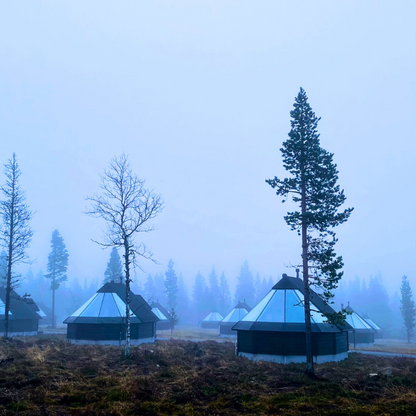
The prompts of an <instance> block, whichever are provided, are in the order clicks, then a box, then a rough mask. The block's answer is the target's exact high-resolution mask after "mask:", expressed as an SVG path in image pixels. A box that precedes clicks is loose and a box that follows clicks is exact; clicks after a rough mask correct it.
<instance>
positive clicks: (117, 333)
mask: <svg viewBox="0 0 416 416" xmlns="http://www.w3.org/2000/svg"><path fill="white" fill-rule="evenodd" d="M125 299H126V286H125V285H124V284H122V283H114V282H111V283H106V284H105V285H104V286H103V287H102V288H101V289H99V290H98V291H97V293H96V294H95V295H94V296H92V297H91V298H90V299H88V301H87V302H85V303H84V305H82V306H81V307H80V308H79V309H77V310H76V311H75V312H74V313H73V314H72V315H71V316H69V317H68V318H67V319H65V321H64V323H65V324H67V325H68V327H67V338H68V340H69V341H70V342H71V343H75V344H103V345H120V344H123V343H125V340H126V300H125ZM130 314H131V316H130V336H131V344H132V345H137V344H142V343H146V342H154V341H155V336H156V322H158V321H159V318H157V316H156V315H155V314H154V313H153V312H152V308H151V307H150V306H149V304H148V303H147V302H146V301H145V300H144V299H143V298H142V297H141V296H140V295H135V294H134V293H133V292H131V291H130Z"/></svg>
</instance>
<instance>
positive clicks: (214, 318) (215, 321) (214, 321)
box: [201, 312, 223, 329]
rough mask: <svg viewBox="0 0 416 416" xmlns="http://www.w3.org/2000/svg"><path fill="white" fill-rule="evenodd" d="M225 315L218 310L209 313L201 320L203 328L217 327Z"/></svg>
mask: <svg viewBox="0 0 416 416" xmlns="http://www.w3.org/2000/svg"><path fill="white" fill-rule="evenodd" d="M222 319H223V317H222V316H221V314H220V313H218V312H211V313H209V314H208V315H207V316H206V317H205V318H204V319H203V320H202V322H201V328H204V329H215V328H218V325H219V324H220V322H221V321H222Z"/></svg>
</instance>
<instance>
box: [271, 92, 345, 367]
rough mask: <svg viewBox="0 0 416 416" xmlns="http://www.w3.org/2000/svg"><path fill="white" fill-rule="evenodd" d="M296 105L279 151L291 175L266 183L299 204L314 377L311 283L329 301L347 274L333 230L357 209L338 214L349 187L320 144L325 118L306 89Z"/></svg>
mask: <svg viewBox="0 0 416 416" xmlns="http://www.w3.org/2000/svg"><path fill="white" fill-rule="evenodd" d="M293 107H294V109H293V110H292V111H291V112H290V116H291V118H292V119H291V122H290V123H291V130H290V132H289V139H288V140H286V141H285V142H284V143H283V147H282V148H281V149H280V150H281V152H282V156H283V166H284V168H285V169H286V170H287V171H288V172H289V173H290V174H291V177H289V178H285V179H282V180H281V179H278V178H277V177H274V179H268V180H266V182H267V183H268V184H269V185H270V186H271V187H272V188H274V189H275V190H276V194H277V195H278V196H282V197H283V202H285V201H286V200H287V198H288V196H289V195H291V196H292V200H293V202H294V203H295V204H297V205H298V207H299V209H298V210H295V211H292V212H288V213H287V215H286V216H285V217H284V219H285V221H286V223H287V224H288V225H289V226H290V229H291V230H294V231H296V232H297V233H298V235H299V236H301V239H302V243H301V246H302V255H301V258H302V269H303V270H302V273H303V284H304V291H305V299H304V310H305V334H306V335H305V343H306V372H307V374H309V375H313V374H314V370H313V354H312V332H311V331H312V327H311V314H310V303H309V297H310V296H309V286H310V284H311V283H313V284H314V285H316V286H318V287H319V288H320V289H321V290H322V295H323V298H324V300H325V301H326V302H330V300H331V298H332V297H333V293H332V292H333V290H334V289H336V287H337V283H338V281H339V279H341V277H342V272H341V269H342V267H343V261H342V257H341V256H337V254H336V253H335V251H334V246H335V243H336V242H337V239H336V237H335V233H334V231H333V230H332V228H333V227H336V226H337V225H339V224H342V223H343V222H345V221H347V219H348V218H349V216H350V214H351V212H352V208H348V209H346V210H344V211H342V212H338V209H339V207H340V206H341V205H342V204H343V203H344V202H345V199H346V198H345V195H344V191H343V190H340V188H339V185H337V181H338V171H337V165H336V164H335V163H334V162H333V154H332V153H329V152H327V151H326V150H324V149H323V148H322V147H321V146H320V140H319V134H318V131H317V127H318V121H319V120H320V119H319V118H318V117H316V116H315V113H314V112H313V111H312V108H311V107H310V105H309V103H308V97H307V95H306V92H305V91H304V90H303V89H302V88H301V89H300V92H299V94H298V95H297V97H296V98H295V103H294V105H293ZM327 319H329V320H330V321H331V322H335V321H336V320H337V319H339V320H341V321H342V320H343V319H345V315H343V314H341V315H339V314H332V315H331V316H329V315H328V314H327Z"/></svg>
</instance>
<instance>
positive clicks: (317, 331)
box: [233, 274, 350, 363]
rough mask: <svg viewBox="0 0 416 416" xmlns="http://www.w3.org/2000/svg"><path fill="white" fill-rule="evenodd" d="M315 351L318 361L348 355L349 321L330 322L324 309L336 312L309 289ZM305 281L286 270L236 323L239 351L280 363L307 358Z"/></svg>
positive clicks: (301, 360)
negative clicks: (345, 322) (342, 323)
mask: <svg viewBox="0 0 416 416" xmlns="http://www.w3.org/2000/svg"><path fill="white" fill-rule="evenodd" d="M310 300H311V302H310V304H311V305H310V306H311V322H312V353H313V359H314V362H315V363H324V362H328V361H341V360H343V359H345V358H347V357H348V332H347V330H348V329H350V327H349V325H347V324H345V325H344V326H341V325H331V324H329V323H327V322H325V321H326V319H325V317H324V316H323V314H322V313H323V312H326V313H333V312H335V311H334V310H333V309H332V308H331V307H330V306H329V305H328V304H326V303H325V302H324V301H323V299H322V298H321V297H320V296H319V295H318V294H317V293H315V292H314V291H312V290H310ZM303 302H304V288H303V281H302V280H301V279H299V278H297V277H289V276H287V275H286V274H283V277H282V279H281V280H280V281H279V282H277V283H276V284H275V285H274V286H273V288H272V289H271V290H270V292H269V293H268V294H267V295H266V296H265V297H264V298H263V299H262V300H261V301H260V302H259V303H258V304H257V305H256V306H255V307H254V308H253V309H252V310H251V311H250V312H249V313H248V314H247V315H246V316H245V317H244V318H243V319H242V320H241V321H239V322H238V323H237V324H235V325H234V326H233V329H234V330H236V331H237V354H238V355H239V356H243V357H248V358H250V359H254V360H265V361H275V362H278V363H292V362H296V363H301V362H306V342H305V317H304V313H305V312H304V307H303Z"/></svg>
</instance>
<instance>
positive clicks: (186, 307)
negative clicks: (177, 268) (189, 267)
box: [176, 273, 191, 324]
mask: <svg viewBox="0 0 416 416" xmlns="http://www.w3.org/2000/svg"><path fill="white" fill-rule="evenodd" d="M177 300H178V306H177V307H176V313H177V315H178V322H179V323H180V324H190V323H191V310H190V300H189V295H188V289H187V287H186V284H185V281H184V279H183V276H182V273H181V274H179V278H178V294H177Z"/></svg>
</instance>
